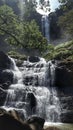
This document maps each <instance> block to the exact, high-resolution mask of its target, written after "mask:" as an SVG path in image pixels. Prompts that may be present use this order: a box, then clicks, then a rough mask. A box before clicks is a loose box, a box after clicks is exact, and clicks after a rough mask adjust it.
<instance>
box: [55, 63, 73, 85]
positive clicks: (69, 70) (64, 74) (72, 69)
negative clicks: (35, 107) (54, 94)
mask: <svg viewBox="0 0 73 130" xmlns="http://www.w3.org/2000/svg"><path fill="white" fill-rule="evenodd" d="M55 86H58V87H67V86H68V87H69V86H73V63H72V65H71V63H70V65H69V63H65V62H64V63H62V62H60V63H58V64H57V67H56V70H55Z"/></svg>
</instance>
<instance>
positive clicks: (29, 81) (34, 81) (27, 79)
mask: <svg viewBox="0 0 73 130" xmlns="http://www.w3.org/2000/svg"><path fill="white" fill-rule="evenodd" d="M23 83H24V84H25V85H33V86H34V85H35V86H38V76H37V75H34V76H32V75H26V76H24V77H23Z"/></svg>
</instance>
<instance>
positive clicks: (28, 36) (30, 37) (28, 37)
mask: <svg viewBox="0 0 73 130" xmlns="http://www.w3.org/2000/svg"><path fill="white" fill-rule="evenodd" d="M23 33H24V37H23V41H24V42H25V43H24V42H23V43H22V46H23V47H24V48H28V49H30V48H32V49H39V51H45V50H46V47H47V40H46V39H45V38H44V37H43V36H42V34H41V32H40V31H39V27H38V26H37V24H36V22H35V21H34V20H33V21H31V22H27V23H24V25H23Z"/></svg>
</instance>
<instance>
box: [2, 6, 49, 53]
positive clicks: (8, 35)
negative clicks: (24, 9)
mask: <svg viewBox="0 0 73 130" xmlns="http://www.w3.org/2000/svg"><path fill="white" fill-rule="evenodd" d="M0 35H3V36H5V40H6V41H7V42H8V43H10V44H13V45H16V46H20V47H22V48H26V49H31V48H33V49H38V50H40V51H45V50H46V47H47V40H46V39H45V38H44V37H43V36H42V34H41V32H40V31H39V27H38V26H37V24H36V22H35V21H31V22H22V21H20V20H19V19H18V17H17V15H16V14H14V12H13V10H12V8H10V7H9V6H7V5H3V6H1V7H0Z"/></svg>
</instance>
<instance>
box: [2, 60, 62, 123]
mask: <svg viewBox="0 0 73 130" xmlns="http://www.w3.org/2000/svg"><path fill="white" fill-rule="evenodd" d="M11 62H12V64H11V70H12V72H13V74H14V83H13V84H12V85H10V87H9V89H8V90H7V97H6V101H5V103H4V106H3V107H4V108H5V109H6V110H8V111H9V110H12V109H15V110H16V111H18V112H19V113H20V115H22V114H23V119H26V118H27V117H29V116H31V115H37V116H40V117H43V118H44V119H45V120H46V121H48V122H59V121H60V118H59V117H60V103H59V99H58V96H57V92H56V89H55V87H54V73H55V66H54V64H52V62H51V61H49V62H46V61H45V60H44V59H43V58H39V60H38V61H36V62H32V61H30V60H29V58H28V60H27V61H24V62H23V64H22V66H21V67H20V68H18V67H17V66H16V64H15V61H14V59H12V58H11ZM15 81H16V82H15ZM51 86H52V87H51Z"/></svg>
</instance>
